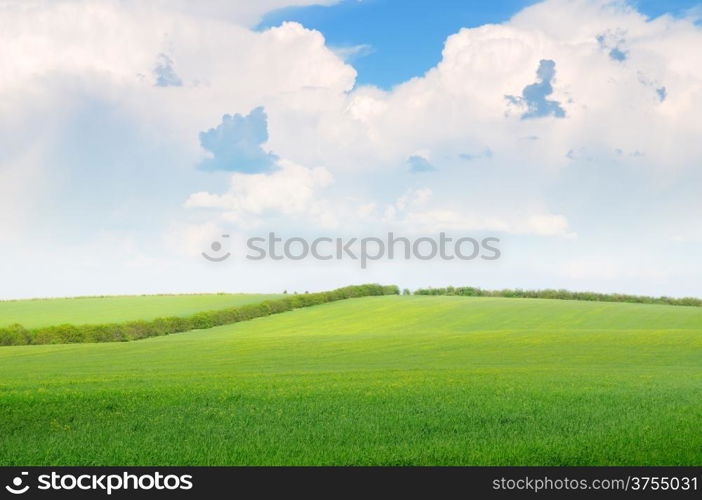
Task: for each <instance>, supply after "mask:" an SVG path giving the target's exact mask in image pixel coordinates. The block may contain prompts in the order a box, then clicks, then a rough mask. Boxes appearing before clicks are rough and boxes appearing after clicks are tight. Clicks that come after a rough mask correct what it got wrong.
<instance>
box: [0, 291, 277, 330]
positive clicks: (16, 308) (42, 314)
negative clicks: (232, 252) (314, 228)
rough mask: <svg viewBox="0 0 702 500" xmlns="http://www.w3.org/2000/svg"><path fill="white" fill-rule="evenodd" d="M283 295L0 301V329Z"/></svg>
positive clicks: (192, 309) (143, 315)
mask: <svg viewBox="0 0 702 500" xmlns="http://www.w3.org/2000/svg"><path fill="white" fill-rule="evenodd" d="M279 297H283V295H274V294H268V295H263V294H253V293H250V294H247V293H220V294H201V295H143V296H136V295H124V296H114V297H80V298H71V299H36V300H7V301H0V327H2V326H7V325H10V324H13V323H19V324H20V325H22V326H24V327H27V328H37V327H42V326H51V325H60V324H63V323H71V324H73V325H81V324H87V323H113V322H120V321H131V320H137V319H143V320H151V319H155V318H159V317H164V316H188V315H190V314H194V313H197V312H201V311H209V310H212V309H222V308H224V307H231V306H240V305H243V304H251V303H255V302H261V301H263V300H266V299H276V298H279Z"/></svg>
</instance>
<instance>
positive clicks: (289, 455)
mask: <svg viewBox="0 0 702 500" xmlns="http://www.w3.org/2000/svg"><path fill="white" fill-rule="evenodd" d="M3 321H4V319H3ZM700 429H702V308H697V307H678V306H668V305H655V304H629V303H602V302H582V301H568V300H546V299H523V298H519V299H510V298H497V297H461V296H378V297H363V298H353V299H347V300H342V301H338V302H333V303H328V304H323V305H316V306H312V307H308V308H304V309H297V310H294V311H290V312H284V313H281V314H277V315H273V316H268V317H263V318H258V319H254V320H251V321H246V322H241V323H236V324H231V325H225V326H219V327H215V328H210V329H206V330H195V331H191V332H185V333H178V334H174V335H170V336H165V337H154V338H149V339H145V340H139V341H135V342H118V343H104V344H70V345H30V346H9V347H0V465H23V466H28V465H702V433H701V432H700Z"/></svg>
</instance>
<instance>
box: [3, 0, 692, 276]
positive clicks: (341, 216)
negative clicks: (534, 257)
mask: <svg viewBox="0 0 702 500" xmlns="http://www.w3.org/2000/svg"><path fill="white" fill-rule="evenodd" d="M298 3H310V2H307V0H299V1H295V2H285V1H284V0H266V1H264V2H226V1H224V0H222V1H203V2H186V1H185V0H182V1H181V0H174V1H166V0H163V1H156V0H150V1H144V2H136V1H131V0H129V1H117V0H115V1H112V0H105V1H100V2H90V3H89V4H88V3H86V2H74V1H69V0H65V1H61V0H57V1H55V2H49V1H39V0H27V1H24V2H2V16H0V115H1V116H3V121H2V123H0V178H2V179H3V181H6V182H2V183H0V191H2V192H3V193H5V196H0V207H1V208H2V209H3V210H2V212H3V216H2V217H0V224H2V226H3V227H2V229H7V228H8V227H9V228H10V229H11V230H12V233H11V234H12V237H13V240H15V239H18V238H21V237H22V235H21V233H22V232H23V231H24V233H25V234H27V233H29V232H30V231H32V230H33V229H34V227H35V226H32V225H31V224H26V223H24V222H22V223H18V222H17V220H18V219H19V217H20V216H21V217H22V221H24V220H28V221H32V222H34V221H42V220H43V221H47V222H46V224H47V225H52V226H54V227H60V228H61V230H62V231H65V230H66V229H67V228H69V227H71V226H74V228H75V231H74V233H76V232H79V231H82V233H81V234H84V233H87V232H89V230H87V229H86V228H90V227H93V228H94V227H102V225H105V226H108V227H109V226H111V225H116V226H119V225H120V224H122V225H125V224H131V223H132V221H133V220H135V219H137V218H138V219H139V220H146V219H149V221H150V224H151V226H149V227H148V229H149V231H148V232H147V231H146V230H145V231H144V234H156V233H158V231H159V230H161V229H162V226H164V225H166V224H167V223H168V222H169V221H171V220H176V221H181V219H188V220H189V219H190V218H192V219H197V220H196V222H197V223H198V224H200V223H203V224H206V223H207V220H205V222H203V219H207V217H210V216H211V217H213V218H214V222H213V224H215V225H216V227H217V228H219V227H220V226H221V225H223V224H225V223H227V222H229V223H232V222H233V223H236V224H240V225H242V227H243V226H247V227H254V226H256V225H257V224H259V225H260V224H264V223H266V224H269V225H274V226H276V225H277V227H289V226H290V225H293V224H300V225H304V226H305V227H306V228H307V229H308V230H309V231H315V230H317V229H319V228H322V227H325V228H327V227H336V228H342V229H347V228H348V229H349V230H350V229H351V228H361V229H363V230H366V228H376V229H380V230H382V229H383V228H386V227H389V226H390V225H395V226H399V227H401V228H403V230H407V231H408V232H409V231H420V230H421V231H438V230H441V229H450V228H455V229H456V230H466V231H468V230H489V231H498V232H504V233H507V234H509V235H510V238H511V237H512V236H511V235H515V236H514V238H516V239H517V240H519V241H528V243H527V244H526V245H525V247H528V248H532V249H534V248H538V250H539V253H538V258H540V259H543V260H546V261H550V260H551V258H554V257H556V256H557V255H558V252H559V251H562V250H563V247H560V246H558V245H561V244H563V245H565V244H570V243H572V242H573V239H572V238H569V237H570V236H574V234H575V233H577V235H578V240H577V241H578V244H579V245H581V247H579V248H582V249H583V250H582V253H583V254H584V253H586V249H587V248H600V249H601V248H603V247H606V246H607V244H608V241H610V240H611V238H612V235H616V236H617V241H626V242H628V243H627V244H628V245H630V247H631V249H632V251H636V252H648V253H650V255H651V259H650V260H651V262H655V260H656V258H655V257H658V258H661V259H662V258H668V257H669V256H670V255H671V254H674V255H676V256H677V257H678V258H677V259H676V262H679V266H681V267H684V266H685V265H686V264H687V267H690V262H692V261H690V260H689V259H687V260H686V258H687V257H686V256H685V255H684V254H683V253H675V252H677V250H675V248H670V247H666V248H665V249H653V248H651V247H650V245H649V244H648V243H647V242H648V241H650V240H653V239H655V238H658V237H661V235H666V234H668V232H670V231H672V228H671V220H675V224H674V229H675V234H681V235H687V234H688V233H689V231H690V228H696V227H697V225H698V224H697V222H698V219H699V216H700V214H701V213H702V212H700V205H699V192H700V189H702V180H701V176H700V170H699V165H700V159H702V142H701V141H699V140H698V139H699V137H700V134H702V126H701V125H700V120H699V119H698V116H699V112H700V111H702V90H701V89H702V52H700V51H693V50H690V47H696V46H700V45H702V30H701V29H700V27H699V26H697V25H695V23H694V20H693V19H689V18H684V17H682V18H680V17H678V18H675V17H671V16H663V17H661V18H657V19H652V20H651V19H646V18H645V16H643V15H641V14H640V13H638V12H637V11H636V10H635V9H634V8H632V7H631V6H629V5H628V4H627V3H623V2H612V1H605V0H601V1H600V0H569V1H565V0H547V1H545V2H541V3H538V4H535V5H532V6H530V7H528V8H526V9H524V10H523V11H521V12H520V13H518V14H517V15H515V16H514V17H513V18H512V19H510V20H508V21H506V22H504V23H501V24H496V25H485V26H479V27H474V28H464V29H461V30H459V31H458V32H456V33H454V34H451V35H450V36H448V37H447V39H446V42H445V45H444V48H443V51H442V53H441V58H440V61H439V62H438V64H437V65H436V66H435V67H434V68H431V69H430V70H429V71H427V72H426V73H425V74H424V75H418V76H417V77H415V78H412V79H410V80H408V81H406V82H404V83H402V84H400V85H398V86H396V87H395V88H393V89H391V90H388V91H384V90H381V89H378V88H374V87H372V86H360V87H358V86H355V78H356V71H355V70H354V68H353V66H352V64H350V63H349V62H353V53H354V51H355V52H356V55H357V56H358V55H361V54H362V53H363V51H365V50H367V49H365V48H358V50H356V49H353V50H347V51H344V50H339V49H338V48H337V49H333V48H330V47H328V46H327V44H326V41H325V39H324V36H323V35H322V34H321V33H319V32H317V31H314V30H310V29H307V28H305V27H304V26H302V25H300V24H298V23H283V24H282V25H281V26H277V27H274V28H271V29H268V30H265V31H261V32H256V31H252V30H251V29H249V28H248V26H251V25H252V23H255V22H256V20H257V19H258V18H259V17H260V15H261V14H262V13H263V12H265V10H266V9H268V8H276V7H282V6H284V5H289V4H298ZM323 3H329V2H326V1H325V2H323ZM598 37H603V38H601V39H600V38H598ZM159 54H162V55H163V57H161V56H159ZM155 58H156V60H155ZM345 59H346V60H345ZM535 70H536V78H535V74H534V73H535ZM155 83H156V85H154V84H155ZM163 85H166V86H171V87H173V86H176V85H180V86H178V87H177V88H175V87H174V88H170V89H164V88H162V86H163ZM505 96H511V97H512V102H513V103H514V104H512V105H506V102H505ZM257 107H261V108H257ZM263 109H265V112H264V111H263ZM251 110H253V111H251ZM506 111H507V112H506ZM566 112H567V113H566ZM223 113H229V114H228V115H225V117H224V118H222V114H223ZM566 114H567V119H553V118H559V117H564V116H565V115H566ZM27 131H33V132H31V133H30V132H27ZM86 137H89V138H90V140H86ZM535 138H538V140H536V139H535ZM30 152H31V153H30ZM427 152H431V155H428V154H427ZM203 156H206V157H205V159H204V160H203ZM413 157H416V158H413ZM409 158H413V159H412V160H411V161H410V160H409ZM488 159H489V167H490V168H476V167H477V166H481V165H483V164H486V163H487V160H488ZM413 164H416V165H418V167H417V168H418V169H419V170H426V168H427V165H426V164H429V165H440V167H441V169H440V170H437V171H436V172H435V173H433V174H432V175H425V176H420V175H417V176H410V175H407V170H408V168H410V169H411V168H412V167H413ZM198 165H200V167H201V168H200V169H198V168H196V167H197V166H198ZM203 170H209V171H217V172H218V175H211V174H210V173H209V172H203ZM97 179H100V181H102V182H97ZM222 179H227V182H229V183H228V184H226V185H221V182H222ZM332 179H334V180H335V182H334V183H332V182H331V180H332ZM105 180H107V181H106V182H105ZM145 180H146V182H145ZM420 182H421V184H422V185H421V186H418V183H420ZM153 186H159V188H158V189H159V191H158V192H156V193H155V192H154V187H153ZM408 193H412V194H408ZM184 200H188V201H187V203H186V208H185V209H183V207H182V205H183V202H184ZM671 207H673V208H675V207H678V208H679V209H676V210H673V208H671ZM62 210H63V211H62ZM20 212H21V214H20V215H17V216H15V215H12V216H10V215H8V214H17V213H20ZM147 212H148V213H149V214H150V215H152V217H149V218H144V217H143V214H144V213H147ZM76 213H81V214H89V215H93V216H94V218H95V220H90V221H86V220H85V219H81V220H80V223H78V222H76V221H77V218H76V217H75V214H76ZM632 214H635V219H636V220H635V221H632ZM661 214H665V216H663V215H661ZM86 217H87V216H86ZM144 224H145V225H146V224H147V223H146V222H144ZM206 227H210V226H206ZM217 230H219V229H217ZM695 231H696V230H695ZM2 234H5V235H7V234H10V233H9V232H7V231H2ZM644 234H645V235H646V237H645V238H644V236H642V235H644ZM696 234H697V232H695V233H694V234H693V236H694V235H696ZM554 236H555V237H554ZM697 236H699V235H697ZM0 237H2V236H0ZM521 238H529V239H528V240H522V239H521ZM646 238H648V239H646ZM144 239H147V237H145V238H144ZM195 239H197V238H195ZM140 241H141V240H140ZM193 241H195V240H193ZM198 241H199V240H198ZM588 245H590V246H589V247H588ZM194 246H196V245H194ZM194 246H193V254H196V253H197V252H195V250H194ZM568 248H569V247H568ZM625 253H626V252H623V251H622V252H621V254H620V256H619V257H617V259H618V260H616V261H617V262H619V261H621V260H622V259H625V257H621V255H625ZM689 253H690V255H693V254H694V252H689ZM506 255H509V252H507V253H506ZM586 257H587V255H585V256H583V258H586ZM25 264H26V261H25ZM527 264H528V263H527ZM14 267H17V268H20V267H21V266H19V265H18V266H14ZM698 282H701V283H702V280H698Z"/></svg>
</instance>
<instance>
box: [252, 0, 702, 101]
mask: <svg viewBox="0 0 702 500" xmlns="http://www.w3.org/2000/svg"><path fill="white" fill-rule="evenodd" d="M534 3H536V2H535V1H532V0H442V1H439V2H437V1H432V0H343V1H341V2H339V3H337V4H334V5H331V6H318V5H314V6H307V7H288V8H284V9H280V10H276V11H273V12H270V13H268V14H267V15H266V16H265V17H264V19H263V20H262V21H261V23H260V24H259V25H258V27H257V29H259V30H262V29H266V28H269V27H271V26H277V25H279V24H280V23H282V22H284V21H296V22H299V23H301V24H303V25H304V26H306V27H308V28H312V29H316V30H319V31H320V32H322V33H323V34H324V36H325V38H326V40H327V43H328V44H329V45H330V46H332V47H337V48H348V47H354V46H364V45H367V46H368V47H366V48H364V49H362V50H360V52H359V53H358V55H357V56H356V57H351V62H352V63H353V66H354V67H355V68H356V70H357V71H358V78H357V80H356V83H357V85H364V84H371V85H376V86H379V87H381V88H385V89H387V88H390V87H392V86H393V85H397V84H398V83H401V82H404V81H406V80H408V79H409V78H412V77H414V76H420V75H423V74H424V73H425V72H426V71H427V70H429V69H430V68H432V67H434V66H435V65H436V64H437V63H438V62H439V61H440V59H441V49H442V47H443V44H444V42H445V40H446V37H447V36H449V35H451V34H453V33H455V32H457V31H458V30H459V29H461V28H472V27H476V26H481V25H483V24H490V23H500V22H503V21H506V20H508V19H509V18H510V17H512V15H514V14H515V13H517V12H519V11H520V10H522V9H523V8H524V7H527V6H528V5H532V4H534ZM630 3H631V4H632V5H634V6H636V7H637V8H638V10H639V11H640V12H642V13H644V14H646V15H647V16H650V17H657V16H660V15H662V14H666V13H671V14H673V15H680V14H682V13H684V12H685V11H686V10H688V9H691V8H693V7H695V6H699V5H700V2H699V1H696V0H632V1H631V2H630Z"/></svg>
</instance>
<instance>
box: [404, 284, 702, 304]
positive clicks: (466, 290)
mask: <svg viewBox="0 0 702 500" xmlns="http://www.w3.org/2000/svg"><path fill="white" fill-rule="evenodd" d="M414 294H415V295H461V296H464V297H509V298H529V299H559V300H590V301H598V302H628V303H636V304H667V305H673V306H693V307H701V306H702V299H697V298H694V297H683V298H680V299H675V298H671V297H647V296H643V295H626V294H621V293H612V294H607V293H595V292H570V291H568V290H563V289H559V290H553V289H545V290H522V289H519V288H517V289H513V290H511V289H504V290H482V289H480V288H475V287H470V286H466V287H452V286H449V287H446V288H420V289H419V290H416V291H415V292H414Z"/></svg>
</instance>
